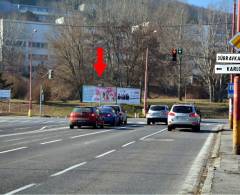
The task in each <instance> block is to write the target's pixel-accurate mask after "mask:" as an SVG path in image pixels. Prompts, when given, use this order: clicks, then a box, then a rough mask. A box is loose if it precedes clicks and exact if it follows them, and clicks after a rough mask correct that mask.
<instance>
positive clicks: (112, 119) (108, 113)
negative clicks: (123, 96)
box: [99, 106, 120, 126]
mask: <svg viewBox="0 0 240 195" xmlns="http://www.w3.org/2000/svg"><path fill="white" fill-rule="evenodd" d="M99 110H100V114H101V116H102V117H103V120H104V124H109V125H111V126H116V125H119V124H120V118H119V116H118V114H117V113H116V112H115V110H114V109H113V108H112V107H110V106H102V107H99Z"/></svg>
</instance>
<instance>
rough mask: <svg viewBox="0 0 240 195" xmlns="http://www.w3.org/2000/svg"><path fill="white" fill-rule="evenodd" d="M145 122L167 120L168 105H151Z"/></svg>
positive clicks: (165, 121)
mask: <svg viewBox="0 0 240 195" xmlns="http://www.w3.org/2000/svg"><path fill="white" fill-rule="evenodd" d="M146 118H147V124H148V125H150V124H151V123H153V124H155V122H164V123H166V124H167V122H168V106H167V105H151V106H150V107H149V110H148V112H147V115H146Z"/></svg>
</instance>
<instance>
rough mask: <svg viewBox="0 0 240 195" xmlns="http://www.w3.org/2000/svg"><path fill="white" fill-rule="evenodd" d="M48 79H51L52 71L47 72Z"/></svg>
mask: <svg viewBox="0 0 240 195" xmlns="http://www.w3.org/2000/svg"><path fill="white" fill-rule="evenodd" d="M48 79H53V70H52V69H50V70H48Z"/></svg>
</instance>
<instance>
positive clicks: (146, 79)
mask: <svg viewBox="0 0 240 195" xmlns="http://www.w3.org/2000/svg"><path fill="white" fill-rule="evenodd" d="M147 91H148V47H147V49H146V62H145V79H144V100H143V109H144V116H145V115H146V113H147V94H148V92H147Z"/></svg>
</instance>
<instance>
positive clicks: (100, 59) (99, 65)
mask: <svg viewBox="0 0 240 195" xmlns="http://www.w3.org/2000/svg"><path fill="white" fill-rule="evenodd" d="M103 57H104V50H103V48H97V62H96V64H94V69H95V71H96V73H97V75H98V77H102V75H103V73H104V71H105V69H106V68H107V64H104V60H103Z"/></svg>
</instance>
